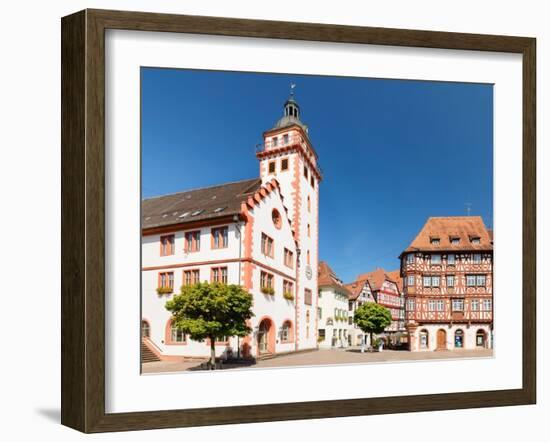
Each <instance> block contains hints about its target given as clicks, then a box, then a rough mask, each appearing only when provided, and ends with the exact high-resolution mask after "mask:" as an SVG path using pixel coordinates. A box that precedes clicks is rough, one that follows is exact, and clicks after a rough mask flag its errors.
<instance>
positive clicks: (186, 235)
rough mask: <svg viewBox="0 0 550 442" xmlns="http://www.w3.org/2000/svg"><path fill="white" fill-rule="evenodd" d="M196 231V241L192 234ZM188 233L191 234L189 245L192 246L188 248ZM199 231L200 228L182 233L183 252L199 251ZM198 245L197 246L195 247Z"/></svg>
mask: <svg viewBox="0 0 550 442" xmlns="http://www.w3.org/2000/svg"><path fill="white" fill-rule="evenodd" d="M197 233H198V236H199V239H198V241H197V240H196V239H195V237H194V234H197ZM188 235H192V237H191V246H192V248H191V249H189V248H188V245H189V239H188ZM200 238H201V231H200V230H189V231H187V232H185V234H184V241H183V242H184V247H183V250H184V252H185V253H194V252H199V251H200V249H201V247H200V244H201V239H200ZM197 245H198V247H197Z"/></svg>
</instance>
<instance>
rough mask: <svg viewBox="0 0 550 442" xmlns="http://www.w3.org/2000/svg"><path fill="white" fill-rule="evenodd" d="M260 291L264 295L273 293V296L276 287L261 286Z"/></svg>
mask: <svg viewBox="0 0 550 442" xmlns="http://www.w3.org/2000/svg"><path fill="white" fill-rule="evenodd" d="M260 291H261V292H262V293H263V294H264V295H271V296H273V295H274V294H275V289H273V288H272V287H262V288H260Z"/></svg>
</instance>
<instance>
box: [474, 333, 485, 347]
mask: <svg viewBox="0 0 550 442" xmlns="http://www.w3.org/2000/svg"><path fill="white" fill-rule="evenodd" d="M486 341H487V339H486V334H485V331H484V330H481V329H479V330H478V331H477V332H476V347H481V348H485V346H486Z"/></svg>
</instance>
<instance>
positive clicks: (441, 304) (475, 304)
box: [407, 298, 493, 312]
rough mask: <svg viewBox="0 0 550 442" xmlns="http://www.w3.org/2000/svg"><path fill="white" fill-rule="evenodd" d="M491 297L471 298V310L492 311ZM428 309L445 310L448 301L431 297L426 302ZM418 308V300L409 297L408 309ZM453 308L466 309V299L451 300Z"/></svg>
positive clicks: (434, 310) (457, 310) (457, 309)
mask: <svg viewBox="0 0 550 442" xmlns="http://www.w3.org/2000/svg"><path fill="white" fill-rule="evenodd" d="M492 304H493V303H492V300H491V299H471V300H470V311H473V312H477V311H486V312H490V311H491V310H492V308H493V305H492ZM426 307H427V311H429V312H444V311H445V310H446V302H445V300H443V299H437V300H436V299H430V300H429V301H428V302H427V303H426ZM415 309H416V300H415V299H408V300H407V310H408V311H414V310H415ZM451 309H452V311H453V312H462V311H464V299H462V298H459V299H453V300H452V301H451Z"/></svg>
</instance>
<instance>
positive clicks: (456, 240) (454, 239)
mask: <svg viewBox="0 0 550 442" xmlns="http://www.w3.org/2000/svg"><path fill="white" fill-rule="evenodd" d="M468 239H469V240H470V243H471V244H480V243H481V238H480V237H479V236H469V237H468ZM449 242H450V243H451V245H453V246H458V245H460V237H459V236H449ZM430 244H431V245H432V246H439V245H441V238H440V237H438V236H431V237H430Z"/></svg>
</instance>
